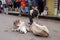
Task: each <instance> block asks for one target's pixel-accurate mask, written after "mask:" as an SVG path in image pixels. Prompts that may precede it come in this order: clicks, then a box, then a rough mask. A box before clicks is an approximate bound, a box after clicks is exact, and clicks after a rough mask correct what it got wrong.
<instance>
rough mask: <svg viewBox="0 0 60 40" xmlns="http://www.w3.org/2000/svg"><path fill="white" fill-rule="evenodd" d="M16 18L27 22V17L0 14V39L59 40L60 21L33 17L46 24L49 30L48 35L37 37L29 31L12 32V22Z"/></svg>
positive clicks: (36, 20)
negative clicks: (22, 32) (23, 32)
mask: <svg viewBox="0 0 60 40" xmlns="http://www.w3.org/2000/svg"><path fill="white" fill-rule="evenodd" d="M16 19H20V20H22V21H25V22H27V23H28V22H29V19H28V17H23V16H15V15H5V14H0V40H60V21H57V20H50V19H37V18H34V21H35V22H38V23H39V24H41V25H46V26H47V28H48V29H49V31H50V33H49V37H39V36H35V35H33V33H31V32H28V33H26V34H21V33H19V32H12V30H11V28H12V26H13V25H12V24H13V21H14V20H16Z"/></svg>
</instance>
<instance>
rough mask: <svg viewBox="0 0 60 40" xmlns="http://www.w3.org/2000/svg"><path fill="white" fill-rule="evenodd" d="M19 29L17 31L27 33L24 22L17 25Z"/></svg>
mask: <svg viewBox="0 0 60 40" xmlns="http://www.w3.org/2000/svg"><path fill="white" fill-rule="evenodd" d="M18 26H19V28H18V29H17V30H20V32H23V33H27V30H26V25H25V23H24V22H21V24H18Z"/></svg>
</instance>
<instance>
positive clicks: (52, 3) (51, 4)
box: [46, 0, 54, 15]
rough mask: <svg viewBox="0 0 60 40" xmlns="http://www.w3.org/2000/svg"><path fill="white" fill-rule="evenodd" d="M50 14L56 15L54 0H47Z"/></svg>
mask: <svg viewBox="0 0 60 40" xmlns="http://www.w3.org/2000/svg"><path fill="white" fill-rule="evenodd" d="M46 5H47V7H48V15H54V0H46Z"/></svg>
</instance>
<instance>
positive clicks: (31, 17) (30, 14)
mask: <svg viewBox="0 0 60 40" xmlns="http://www.w3.org/2000/svg"><path fill="white" fill-rule="evenodd" d="M32 13H33V8H32V7H31V8H30V12H29V14H28V17H29V21H30V22H29V23H28V24H30V25H31V24H32V23H33V15H32Z"/></svg>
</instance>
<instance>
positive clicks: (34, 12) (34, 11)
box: [29, 6, 39, 25]
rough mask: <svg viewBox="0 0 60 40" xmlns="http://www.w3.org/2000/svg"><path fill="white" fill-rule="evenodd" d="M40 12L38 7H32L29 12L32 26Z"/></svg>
mask: <svg viewBox="0 0 60 40" xmlns="http://www.w3.org/2000/svg"><path fill="white" fill-rule="evenodd" d="M38 13H39V10H38V9H37V6H36V7H35V6H31V9H30V12H29V20H30V23H29V24H30V25H31V24H32V23H33V18H34V17H35V16H38Z"/></svg>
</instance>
